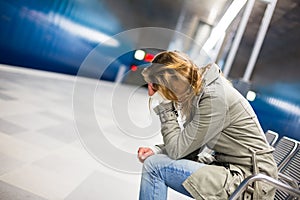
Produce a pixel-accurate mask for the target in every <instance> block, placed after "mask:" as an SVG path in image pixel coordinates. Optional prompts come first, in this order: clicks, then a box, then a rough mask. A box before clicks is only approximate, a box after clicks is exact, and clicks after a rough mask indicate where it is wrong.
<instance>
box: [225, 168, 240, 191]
mask: <svg viewBox="0 0 300 200" xmlns="http://www.w3.org/2000/svg"><path fill="white" fill-rule="evenodd" d="M243 179H244V176H243V172H242V171H241V170H240V169H239V168H238V167H236V166H235V165H232V164H229V172H228V177H227V181H226V185H225V188H224V189H225V190H226V192H227V194H228V196H230V195H231V194H232V193H233V192H234V191H235V190H236V188H237V187H238V186H239V185H240V184H241V182H242V181H243Z"/></svg>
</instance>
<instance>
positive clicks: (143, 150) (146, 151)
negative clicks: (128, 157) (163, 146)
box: [138, 147, 154, 163]
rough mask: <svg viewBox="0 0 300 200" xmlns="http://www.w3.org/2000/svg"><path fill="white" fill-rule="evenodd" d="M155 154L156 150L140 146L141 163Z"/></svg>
mask: <svg viewBox="0 0 300 200" xmlns="http://www.w3.org/2000/svg"><path fill="white" fill-rule="evenodd" d="M153 154H154V152H153V151H152V149H150V148H148V147H140V148H139V150H138V158H139V160H140V162H141V163H143V162H144V161H145V160H146V158H148V157H149V156H152V155H153Z"/></svg>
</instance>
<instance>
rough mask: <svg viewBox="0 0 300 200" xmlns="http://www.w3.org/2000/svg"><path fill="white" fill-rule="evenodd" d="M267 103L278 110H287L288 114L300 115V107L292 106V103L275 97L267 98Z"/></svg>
mask: <svg viewBox="0 0 300 200" xmlns="http://www.w3.org/2000/svg"><path fill="white" fill-rule="evenodd" d="M267 102H269V103H270V104H271V105H273V106H275V107H277V108H280V109H282V110H285V111H286V112H289V113H293V114H295V115H300V107H299V106H298V105H296V104H292V103H290V102H287V101H284V100H281V99H277V98H273V97H269V98H267Z"/></svg>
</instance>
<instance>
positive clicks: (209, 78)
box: [204, 63, 221, 86]
mask: <svg viewBox="0 0 300 200" xmlns="http://www.w3.org/2000/svg"><path fill="white" fill-rule="evenodd" d="M220 73H221V70H220V68H219V66H218V65H217V64H215V63H213V64H211V66H210V67H209V68H208V70H207V72H206V73H205V74H204V80H205V86H207V85H209V84H211V83H212V82H214V80H216V79H217V78H218V77H219V76H220Z"/></svg>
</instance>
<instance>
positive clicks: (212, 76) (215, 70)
mask: <svg viewBox="0 0 300 200" xmlns="http://www.w3.org/2000/svg"><path fill="white" fill-rule="evenodd" d="M220 74H221V69H220V68H219V66H218V65H217V64H215V63H213V64H211V66H210V67H209V68H208V70H207V71H206V72H205V74H204V86H203V89H202V91H201V93H200V94H199V95H197V96H195V98H194V100H193V105H194V106H196V107H199V103H200V100H201V97H202V95H203V93H204V88H205V87H206V86H208V85H210V84H211V83H212V82H214V81H215V80H216V79H217V78H218V77H219V76H220Z"/></svg>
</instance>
